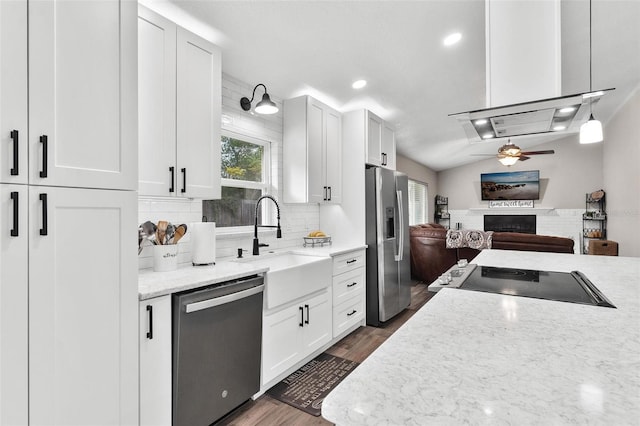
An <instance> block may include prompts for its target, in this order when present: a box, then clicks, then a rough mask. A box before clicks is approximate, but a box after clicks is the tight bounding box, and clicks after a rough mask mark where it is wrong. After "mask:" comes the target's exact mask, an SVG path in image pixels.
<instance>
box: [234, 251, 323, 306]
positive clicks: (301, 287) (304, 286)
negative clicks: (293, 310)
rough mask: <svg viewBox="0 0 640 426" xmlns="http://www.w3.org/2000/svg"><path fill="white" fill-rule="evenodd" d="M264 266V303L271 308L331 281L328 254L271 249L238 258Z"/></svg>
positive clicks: (241, 260)
mask: <svg viewBox="0 0 640 426" xmlns="http://www.w3.org/2000/svg"><path fill="white" fill-rule="evenodd" d="M237 261H238V262H250V263H252V264H254V265H258V266H265V267H268V268H269V271H268V272H267V273H266V274H265V280H264V281H265V292H264V296H265V307H266V309H272V308H275V307H277V306H279V305H282V304H284V303H287V302H290V301H293V300H295V299H297V298H299V297H303V296H306V295H308V294H310V293H313V292H314V291H317V290H321V289H323V288H326V287H328V286H330V285H331V279H332V278H331V272H332V262H331V258H330V257H323V256H307V255H302V254H294V253H275V254H266V255H264V256H262V255H261V256H253V257H248V258H244V259H238V260H237Z"/></svg>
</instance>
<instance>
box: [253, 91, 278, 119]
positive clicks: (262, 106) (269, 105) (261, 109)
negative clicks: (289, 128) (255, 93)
mask: <svg viewBox="0 0 640 426" xmlns="http://www.w3.org/2000/svg"><path fill="white" fill-rule="evenodd" d="M255 111H256V112H257V113H258V114H275V113H276V112H278V107H277V106H276V104H275V102H273V101H272V100H271V98H270V97H269V95H268V94H267V93H266V92H265V94H264V95H262V100H261V101H260V102H258V104H257V105H256V107H255Z"/></svg>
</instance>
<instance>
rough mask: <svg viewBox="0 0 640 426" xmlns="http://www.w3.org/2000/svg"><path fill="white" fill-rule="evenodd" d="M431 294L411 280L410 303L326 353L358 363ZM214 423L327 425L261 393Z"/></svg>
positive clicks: (240, 425) (240, 424)
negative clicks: (378, 323)
mask: <svg viewBox="0 0 640 426" xmlns="http://www.w3.org/2000/svg"><path fill="white" fill-rule="evenodd" d="M434 294H435V293H430V292H428V291H427V285H426V284H424V283H422V282H420V281H414V282H413V283H412V286H411V305H409V307H408V308H407V309H406V310H405V311H403V312H401V313H400V314H399V315H398V316H396V317H395V318H393V319H392V320H390V321H388V322H387V323H386V324H384V325H383V326H382V327H370V326H366V327H360V328H358V329H357V330H355V331H354V332H353V333H351V334H349V335H348V336H346V337H345V338H344V339H342V340H340V341H339V342H338V343H336V344H335V345H333V346H331V347H330V348H329V349H327V350H326V353H329V354H331V355H335V356H339V357H342V358H345V359H348V360H351V361H357V362H362V361H364V360H365V358H367V357H368V356H369V355H370V354H371V353H372V352H373V351H374V350H376V348H378V346H380V345H381V344H382V343H383V342H384V341H385V340H387V339H388V338H389V336H391V335H392V334H393V333H394V332H395V331H396V330H397V329H398V328H400V326H402V324H404V323H405V322H406V321H407V320H408V319H409V318H411V316H412V315H413V314H415V313H416V311H417V310H418V309H420V308H421V307H422V306H423V305H424V304H425V303H427V302H428V301H429V299H431V297H432V296H433V295H434ZM216 424H217V425H237V426H248V425H267V426H270V425H287V426H289V425H305V426H306V425H331V423H330V422H328V421H326V420H325V419H323V418H322V417H314V416H312V415H310V414H307V413H305V412H304V411H301V410H298V409H296V408H293V407H291V406H290V405H288V404H285V403H284V402H280V401H278V400H277V399H274V398H272V397H270V396H269V395H267V394H264V395H262V396H261V397H259V398H258V399H256V400H255V401H248V402H246V403H245V404H244V405H242V406H240V407H238V408H237V409H236V410H235V411H233V412H232V413H230V414H229V415H227V416H226V417H224V418H223V419H222V420H220V421H219V422H217V423H216Z"/></svg>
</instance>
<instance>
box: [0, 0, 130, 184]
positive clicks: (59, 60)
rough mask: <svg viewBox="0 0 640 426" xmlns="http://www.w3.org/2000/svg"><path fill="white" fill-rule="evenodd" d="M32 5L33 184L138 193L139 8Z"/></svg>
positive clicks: (114, 3)
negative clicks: (137, 39)
mask: <svg viewBox="0 0 640 426" xmlns="http://www.w3.org/2000/svg"><path fill="white" fill-rule="evenodd" d="M10 3H11V2H10ZM28 5H29V15H28V16H29V25H28V28H29V38H28V40H29V41H28V52H29V148H30V149H29V183H31V184H35V185H49V186H77V185H78V182H81V185H82V186H83V187H87V188H106V189H132V190H135V189H136V187H137V185H136V174H137V173H136V171H137V149H136V146H137V118H136V117H137V114H136V110H137V102H136V98H137V88H136V87H137V77H136V75H137V67H136V64H137V43H136V28H137V25H136V20H135V19H136V7H137V4H136V2H131V1H122V2H118V1H113V0H112V1H97V2H96V1H44V0H43V1H32V2H29V3H28ZM4 68H5V66H4V64H3V69H4ZM3 138H4V136H3Z"/></svg>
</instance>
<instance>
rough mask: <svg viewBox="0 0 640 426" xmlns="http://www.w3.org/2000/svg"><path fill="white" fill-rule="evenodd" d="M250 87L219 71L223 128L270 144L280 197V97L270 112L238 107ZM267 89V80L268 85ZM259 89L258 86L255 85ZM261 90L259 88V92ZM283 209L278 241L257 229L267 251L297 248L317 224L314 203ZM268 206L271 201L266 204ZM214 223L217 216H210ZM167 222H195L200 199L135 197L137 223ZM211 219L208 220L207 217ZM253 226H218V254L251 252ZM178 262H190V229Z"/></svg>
mask: <svg viewBox="0 0 640 426" xmlns="http://www.w3.org/2000/svg"><path fill="white" fill-rule="evenodd" d="M253 87H254V86H253V85H251V84H249V83H245V82H243V81H240V80H238V79H236V78H234V77H231V76H229V75H227V74H224V73H223V74H222V128H223V130H230V131H233V132H236V133H239V134H243V135H249V136H252V137H255V138H258V139H263V140H267V141H270V142H271V169H272V170H271V172H272V185H273V188H274V190H273V192H272V195H274V196H275V197H276V198H277V199H278V200H280V199H281V198H282V190H281V189H282V128H283V125H282V117H283V116H282V100H281V99H278V98H276V97H274V96H273V94H272V93H270V95H271V100H273V101H274V102H275V103H276V104H277V105H278V108H280V111H279V112H278V113H277V114H274V115H269V116H266V115H262V116H260V115H252V114H250V113H249V112H245V111H243V110H242V108H241V107H240V98H242V97H243V96H247V97H249V98H250V97H251V93H252V91H253ZM267 87H268V84H267ZM258 91H260V89H258ZM261 95H262V93H261V92H260V96H261ZM279 204H280V207H281V226H282V239H277V238H275V231H261V233H260V236H259V237H260V242H261V243H266V244H269V248H268V249H262V250H263V251H264V250H270V249H281V248H289V247H301V246H302V242H303V240H302V237H303V236H305V235H306V234H307V233H309V232H310V231H311V230H314V229H318V228H319V221H320V219H319V208H318V205H317V204H284V203H282V202H279ZM265 206H271V204H268V205H267V204H265ZM213 219H214V221H215V218H213ZM147 220H150V221H152V222H154V223H157V222H158V220H168V221H169V222H171V223H173V224H180V223H186V224H187V225H188V224H189V223H193V222H199V221H200V220H202V200H193V199H176V198H170V197H140V198H139V201H138V221H139V223H143V222H145V221H147ZM209 220H211V219H209ZM252 239H253V228H251V229H250V230H249V229H248V230H247V232H241V233H235V234H225V235H222V230H221V229H218V235H217V238H216V258H222V257H228V256H235V255H236V253H237V249H238V248H244V249H246V250H248V252H249V254H250V253H251V248H252ZM178 245H179V249H178V255H179V260H178V261H179V263H189V262H191V252H190V249H191V239H190V235H189V231H188V230H187V234H186V235H185V237H184V238H183V239H182V240H181V241H180V242H179V243H178ZM138 260H139V261H138V265H139V267H140V268H141V269H142V268H150V267H152V266H153V264H152V258H151V250H150V249H148V248H145V249H144V250H143V252H142V253H141V254H140V255H139V256H138Z"/></svg>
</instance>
